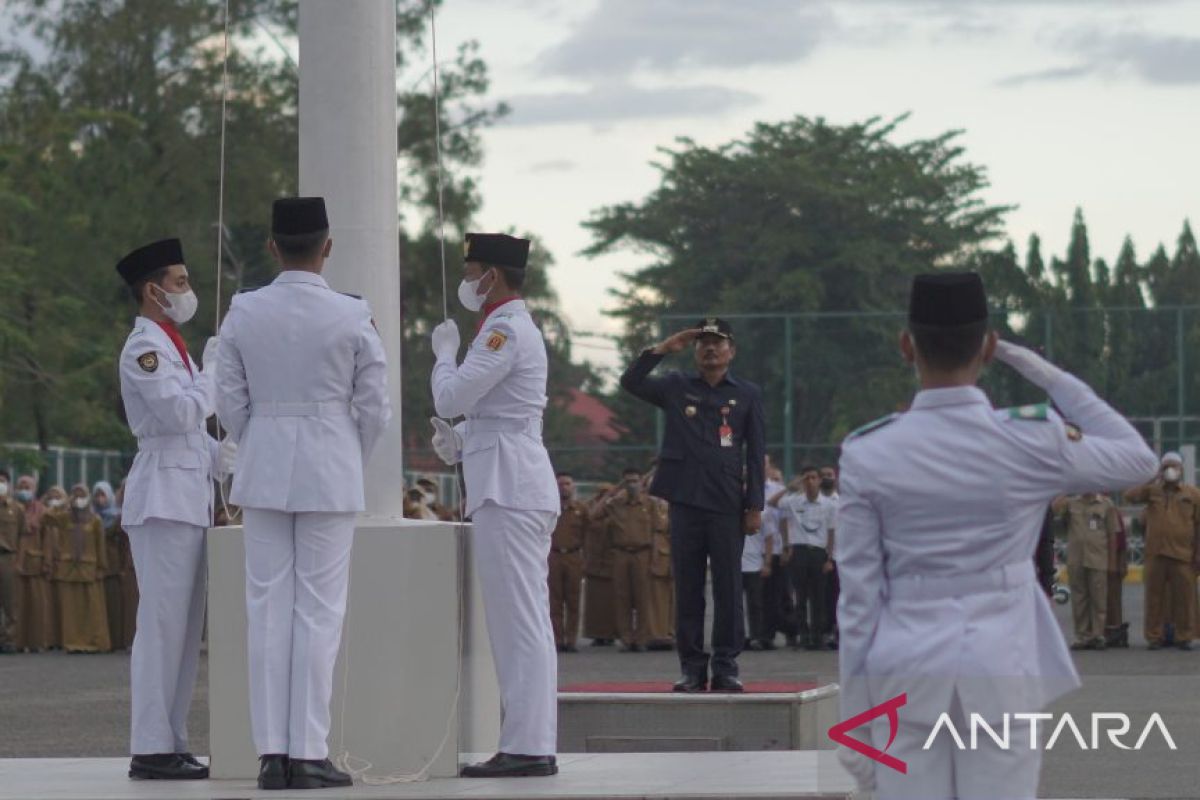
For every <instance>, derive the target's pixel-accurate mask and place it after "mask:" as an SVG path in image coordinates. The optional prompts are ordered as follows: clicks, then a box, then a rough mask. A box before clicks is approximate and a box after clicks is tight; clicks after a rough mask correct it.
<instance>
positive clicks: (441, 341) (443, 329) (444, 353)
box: [433, 319, 462, 361]
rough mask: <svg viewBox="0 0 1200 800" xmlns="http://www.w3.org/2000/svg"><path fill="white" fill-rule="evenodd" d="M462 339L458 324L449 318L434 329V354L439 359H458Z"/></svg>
mask: <svg viewBox="0 0 1200 800" xmlns="http://www.w3.org/2000/svg"><path fill="white" fill-rule="evenodd" d="M461 344H462V339H461V338H459V335H458V325H457V324H455V322H454V320H452V319H448V320H446V321H445V322H443V323H441V324H440V325H438V326H437V327H436V328H434V329H433V356H434V358H436V359H437V360H438V361H455V360H457V359H458V348H459V345H461Z"/></svg>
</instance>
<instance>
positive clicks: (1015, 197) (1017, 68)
mask: <svg viewBox="0 0 1200 800" xmlns="http://www.w3.org/2000/svg"><path fill="white" fill-rule="evenodd" d="M438 26H439V28H438V35H439V42H440V44H439V46H440V48H441V49H442V52H451V48H452V47H453V46H455V45H457V43H459V42H461V41H464V40H467V39H477V40H478V41H479V42H480V45H481V48H482V55H483V57H484V58H485V59H486V61H487V63H488V65H489V66H490V68H491V71H492V75H493V84H492V88H493V96H494V97H496V98H497V99H504V100H506V101H508V102H510V103H511V104H512V106H513V114H512V116H511V118H510V119H509V120H508V122H506V123H505V124H503V125H502V126H499V127H497V128H495V129H493V130H491V131H489V132H488V133H487V134H486V135H485V142H486V149H487V161H486V164H485V166H484V168H483V172H482V182H483V190H484V196H485V198H486V205H485V207H484V209H483V213H482V215H481V219H480V224H481V225H483V226H485V227H500V226H507V225H511V224H516V225H518V226H520V227H526V228H528V229H531V230H534V231H536V232H538V233H539V234H540V235H541V236H543V237H544V238H545V241H546V243H547V245H548V246H549V247H550V248H551V249H552V251H553V253H554V255H555V258H556V259H557V266H556V267H555V268H554V275H553V278H554V283H555V285H556V287H557V288H558V291H559V293H560V295H561V299H562V302H563V306H564V308H565V310H566V312H567V314H568V317H569V319H570V321H571V322H572V324H573V325H574V326H575V327H576V328H577V329H578V330H580V331H586V332H598V333H604V332H611V331H613V330H615V326H614V324H613V323H612V321H611V320H608V319H607V318H606V317H605V316H604V315H603V313H602V312H603V309H604V308H605V307H606V306H607V305H609V304H610V302H611V301H610V300H609V299H608V297H607V295H606V290H607V289H609V288H610V287H612V286H614V285H616V284H617V282H618V278H617V273H618V272H620V271H622V270H628V269H631V268H633V267H636V266H637V265H638V264H639V263H641V262H640V261H639V259H638V257H637V256H636V255H633V254H621V255H614V256H610V257H606V258H603V259H599V260H589V259H585V258H582V257H580V256H579V255H578V252H579V251H580V250H581V249H582V248H583V247H584V246H585V245H586V244H587V243H588V241H589V240H588V235H587V232H586V231H585V230H584V229H583V228H582V227H581V226H580V222H581V221H582V220H584V219H586V218H587V217H588V216H589V214H590V213H591V212H592V211H593V210H594V209H596V208H598V207H600V206H603V205H605V204H609V203H616V202H620V201H625V200H637V199H639V198H641V197H643V196H645V194H646V193H647V192H649V191H650V190H651V189H652V188H653V187H654V186H655V185H656V180H657V177H656V176H657V174H656V172H655V171H654V170H653V169H652V168H651V167H650V165H649V162H650V161H651V160H652V159H654V158H655V149H656V148H657V147H660V146H663V145H669V144H670V143H671V142H672V141H673V139H674V138H675V137H676V136H680V135H687V136H690V137H693V138H695V139H696V140H698V141H700V142H702V143H705V144H718V143H720V142H724V141H728V140H730V139H732V138H735V137H738V136H740V135H741V134H742V133H743V132H745V131H746V130H748V129H749V128H750V126H751V125H752V124H753V123H754V122H755V121H758V120H771V121H774V120H782V119H786V118H788V117H791V116H793V115H796V114H805V115H809V116H824V117H826V118H827V119H829V120H831V121H833V122H850V121H855V120H862V119H864V118H866V117H869V116H873V115H880V116H883V117H889V116H892V115H898V114H901V113H904V112H912V118H911V119H910V121H909V122H908V123H907V124H905V125H904V126H903V127H902V129H901V134H902V135H903V136H910V137H918V136H929V135H933V134H937V133H940V132H942V131H945V130H947V129H951V128H962V129H963V130H964V131H965V135H964V143H965V144H966V146H967V150H968V155H969V157H970V158H971V159H973V160H974V161H977V162H979V163H982V164H984V165H986V166H987V167H988V169H989V170H990V175H991V180H992V188H991V190H990V191H989V197H988V199H989V200H991V201H993V202H996V203H1015V204H1019V205H1020V209H1019V210H1018V211H1016V212H1015V213H1013V214H1012V215H1011V217H1010V219H1009V231H1010V234H1011V236H1012V237H1013V238H1014V240H1016V241H1017V242H1018V245H1019V247H1020V248H1021V249H1023V247H1024V242H1025V240H1026V239H1027V238H1028V236H1029V234H1030V233H1033V232H1036V233H1038V234H1040V235H1041V236H1042V237H1043V240H1044V243H1045V245H1046V251H1045V252H1047V253H1048V254H1049V253H1053V254H1059V253H1061V252H1063V250H1064V249H1065V246H1066V239H1067V233H1068V230H1069V225H1070V221H1071V214H1072V212H1073V210H1074V208H1075V207H1076V206H1082V207H1083V209H1084V213H1085V215H1086V217H1087V221H1088V223H1089V227H1090V232H1091V235H1092V244H1093V255H1094V256H1103V257H1106V258H1110V259H1111V258H1113V257H1115V255H1116V253H1117V250H1118V248H1119V247H1120V243H1121V239H1122V238H1123V236H1124V235H1125V234H1126V233H1129V234H1131V235H1132V236H1133V237H1134V241H1135V243H1136V244H1137V246H1138V249H1139V254H1140V255H1145V254H1147V253H1148V252H1149V251H1150V250H1151V249H1152V248H1153V247H1154V246H1156V245H1157V244H1158V243H1159V242H1160V241H1166V242H1167V243H1168V244H1171V243H1172V242H1173V240H1174V238H1175V237H1176V235H1177V234H1178V232H1179V229H1180V226H1181V223H1182V221H1183V219H1184V218H1185V217H1189V216H1190V217H1191V218H1192V220H1193V221H1194V222H1200V144H1198V143H1200V0H1128V1H1127V2H1120V1H1119V0H1037V2H1032V1H1023V0H742V2H738V3H734V2H729V1H728V0H569V1H568V0H446V4H445V8H444V10H443V11H442V13H441V15H440V16H439V21H438ZM747 244H748V245H749V246H752V245H753V243H752V242H751V243H747ZM580 341H581V343H582V344H586V345H588V346H589V349H587V350H581V351H580V354H581V355H586V356H587V357H590V358H593V359H595V360H597V361H598V362H600V363H605V364H610V363H612V358H613V355H612V354H611V351H609V352H606V350H605V349H603V348H605V347H606V345H605V343H604V342H603V340H597V339H582V340H580ZM593 348H601V349H593Z"/></svg>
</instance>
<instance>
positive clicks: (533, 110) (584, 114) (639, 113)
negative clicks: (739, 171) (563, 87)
mask: <svg viewBox="0 0 1200 800" xmlns="http://www.w3.org/2000/svg"><path fill="white" fill-rule="evenodd" d="M757 100H758V96H757V95H754V94H751V93H750V92H743V91H741V90H738V89H729V88H726V87H724V86H671V87H664V88H653V89H646V88H640V87H637V86H633V85H631V84H628V83H624V82H619V83H606V84H601V85H597V86H592V87H591V88H588V89H585V90H581V91H577V92H553V93H547V94H526V95H517V96H515V97H510V98H507V102H508V103H509V105H511V106H512V109H513V110H512V113H511V114H510V115H509V116H508V117H507V118H506V119H505V120H504V123H503V124H507V125H554V124H564V123H578V122H586V123H601V124H602V123H608V122H617V121H621V120H631V119H661V118H668V117H694V116H709V115H713V114H721V113H724V112H726V111H730V110H732V109H735V108H744V107H745V106H749V105H752V104H753V103H755V102H756V101H757Z"/></svg>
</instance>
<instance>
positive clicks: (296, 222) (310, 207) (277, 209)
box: [271, 197, 329, 236]
mask: <svg viewBox="0 0 1200 800" xmlns="http://www.w3.org/2000/svg"><path fill="white" fill-rule="evenodd" d="M327 230H329V217H328V216H326V214H325V198H324V197H281V198H279V199H278V200H276V201H275V204H274V205H273V206H271V233H272V234H276V233H277V234H279V235H281V236H304V235H306V234H309V233H320V232H321V231H327Z"/></svg>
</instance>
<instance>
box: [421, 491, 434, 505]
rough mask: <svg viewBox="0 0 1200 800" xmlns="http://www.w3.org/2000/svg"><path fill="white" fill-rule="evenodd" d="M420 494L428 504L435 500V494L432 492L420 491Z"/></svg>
mask: <svg viewBox="0 0 1200 800" xmlns="http://www.w3.org/2000/svg"><path fill="white" fill-rule="evenodd" d="M421 496H422V497H424V498H425V502H426V503H427V504H428V505H433V504H434V503H436V502H437V495H435V494H434V493H433V492H421Z"/></svg>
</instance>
